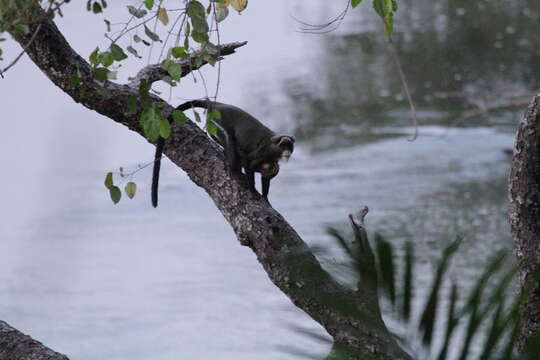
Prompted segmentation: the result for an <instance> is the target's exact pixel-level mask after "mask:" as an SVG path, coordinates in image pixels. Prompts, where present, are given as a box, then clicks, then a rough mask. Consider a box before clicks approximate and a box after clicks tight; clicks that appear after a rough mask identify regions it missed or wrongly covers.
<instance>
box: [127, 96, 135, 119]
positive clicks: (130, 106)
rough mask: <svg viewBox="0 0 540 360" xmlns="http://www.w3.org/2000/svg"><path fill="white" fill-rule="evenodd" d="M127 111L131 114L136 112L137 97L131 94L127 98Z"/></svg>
mask: <svg viewBox="0 0 540 360" xmlns="http://www.w3.org/2000/svg"><path fill="white" fill-rule="evenodd" d="M128 111H129V113H130V114H131V115H135V114H136V113H137V98H136V97H135V96H133V95H130V96H129V98H128Z"/></svg>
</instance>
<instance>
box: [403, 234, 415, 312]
mask: <svg viewBox="0 0 540 360" xmlns="http://www.w3.org/2000/svg"><path fill="white" fill-rule="evenodd" d="M413 266H414V247H413V244H412V243H411V242H407V243H406V244H405V270H404V271H403V304H402V310H401V312H402V314H401V315H402V317H403V319H405V320H409V318H410V316H411V303H412V299H413V293H414V289H413V280H412V279H413V272H414V271H413Z"/></svg>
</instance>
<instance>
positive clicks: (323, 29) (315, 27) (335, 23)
mask: <svg viewBox="0 0 540 360" xmlns="http://www.w3.org/2000/svg"><path fill="white" fill-rule="evenodd" d="M350 5H351V2H350V0H347V5H346V6H345V9H343V10H342V11H341V12H340V13H339V14H338V15H336V16H335V17H334V18H332V19H331V20H329V21H327V22H325V23H322V24H310V23H308V22H305V21H302V20H300V19H298V18H296V17H295V16H293V15H291V17H292V18H293V19H294V20H296V21H297V22H298V23H300V25H302V27H301V28H300V32H303V33H306V34H326V33H329V32H332V31H334V30H336V29H337V28H338V27H339V25H341V22H342V21H343V19H345V16H346V15H347V13H348V12H349V7H350Z"/></svg>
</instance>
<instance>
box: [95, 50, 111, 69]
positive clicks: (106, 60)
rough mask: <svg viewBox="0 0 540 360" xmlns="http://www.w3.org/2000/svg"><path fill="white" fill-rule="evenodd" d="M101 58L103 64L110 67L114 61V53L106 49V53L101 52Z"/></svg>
mask: <svg viewBox="0 0 540 360" xmlns="http://www.w3.org/2000/svg"><path fill="white" fill-rule="evenodd" d="M99 59H100V61H101V64H102V65H103V66H105V67H109V66H111V65H112V63H113V62H114V57H113V54H111V53H110V52H109V51H106V52H104V53H101V54H100V55H99Z"/></svg>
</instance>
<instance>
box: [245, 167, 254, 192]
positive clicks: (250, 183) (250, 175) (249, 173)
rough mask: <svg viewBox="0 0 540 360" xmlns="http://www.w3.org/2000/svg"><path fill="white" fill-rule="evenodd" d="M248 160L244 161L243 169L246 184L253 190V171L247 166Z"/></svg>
mask: <svg viewBox="0 0 540 360" xmlns="http://www.w3.org/2000/svg"><path fill="white" fill-rule="evenodd" d="M248 164H249V162H248V161H246V164H245V165H244V170H245V171H246V176H247V180H248V186H249V188H250V189H252V190H255V171H254V170H253V169H251V168H250V167H249V165H248Z"/></svg>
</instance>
